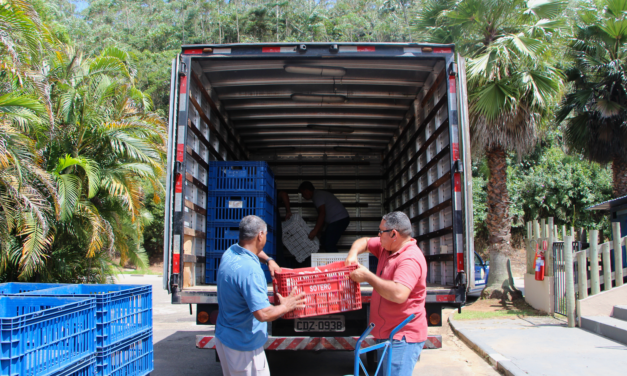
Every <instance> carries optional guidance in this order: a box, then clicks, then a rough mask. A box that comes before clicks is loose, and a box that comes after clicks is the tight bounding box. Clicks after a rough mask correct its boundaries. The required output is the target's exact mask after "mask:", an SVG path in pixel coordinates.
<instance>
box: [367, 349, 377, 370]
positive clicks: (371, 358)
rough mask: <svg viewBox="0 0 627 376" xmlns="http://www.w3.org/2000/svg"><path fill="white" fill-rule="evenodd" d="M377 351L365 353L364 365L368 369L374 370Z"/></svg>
mask: <svg viewBox="0 0 627 376" xmlns="http://www.w3.org/2000/svg"><path fill="white" fill-rule="evenodd" d="M377 363H378V359H377V351H376V350H375V351H370V352H367V353H366V366H367V367H368V370H369V371H375V370H376V369H377Z"/></svg>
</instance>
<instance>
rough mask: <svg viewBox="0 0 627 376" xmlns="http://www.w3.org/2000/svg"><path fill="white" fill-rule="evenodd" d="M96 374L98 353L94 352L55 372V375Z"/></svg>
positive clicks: (78, 375) (88, 375) (76, 375)
mask: <svg viewBox="0 0 627 376" xmlns="http://www.w3.org/2000/svg"><path fill="white" fill-rule="evenodd" d="M95 374H96V355H95V354H94V355H91V356H89V357H87V358H85V359H82V360H80V361H78V362H76V363H74V364H72V365H71V366H69V367H67V368H65V369H63V370H62V371H59V372H57V373H55V376H94V375H95Z"/></svg>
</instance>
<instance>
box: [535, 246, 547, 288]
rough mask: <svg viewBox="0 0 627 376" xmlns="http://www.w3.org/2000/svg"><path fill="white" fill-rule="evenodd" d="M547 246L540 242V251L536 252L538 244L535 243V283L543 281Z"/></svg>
mask: <svg viewBox="0 0 627 376" xmlns="http://www.w3.org/2000/svg"><path fill="white" fill-rule="evenodd" d="M547 247H548V244H547V242H546V240H544V241H542V251H538V244H537V243H536V281H544V253H545V252H546V249H547Z"/></svg>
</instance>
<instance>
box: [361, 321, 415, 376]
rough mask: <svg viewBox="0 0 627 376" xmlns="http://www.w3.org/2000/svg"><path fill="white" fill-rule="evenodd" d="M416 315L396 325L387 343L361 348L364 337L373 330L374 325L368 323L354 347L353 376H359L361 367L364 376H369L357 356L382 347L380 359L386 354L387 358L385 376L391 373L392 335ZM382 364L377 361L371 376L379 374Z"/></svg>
mask: <svg viewBox="0 0 627 376" xmlns="http://www.w3.org/2000/svg"><path fill="white" fill-rule="evenodd" d="M415 318H416V315H415V314H412V315H411V316H409V317H408V318H406V319H405V320H404V321H403V322H402V323H400V324H398V326H397V327H396V328H394V330H392V333H390V338H388V340H387V341H385V342H381V343H377V344H376V345H374V346H370V347H366V348H363V349H362V348H361V343H362V342H363V341H364V340H365V339H366V337H368V335H369V334H370V332H371V331H372V329H374V323H370V325H368V328H367V329H366V331H365V332H364V333H363V334H362V335H361V337H359V340H358V341H357V344H356V345H355V370H354V372H355V373H354V376H359V366H360V365H361V369H363V370H364V373H365V374H366V376H369V374H368V371H366V367H365V366H364V363H363V362H362V361H361V358H360V356H359V355H361V354H365V353H367V352H370V351H375V350H377V349H380V348H382V347H384V348H385V349H384V350H383V354H382V355H381V359H383V358H384V357H385V353H386V352H387V353H388V357H387V362H386V365H385V368H386V369H387V373H386V374H387V375H390V372H391V371H392V340H393V339H394V335H395V334H396V333H398V331H399V330H401V328H403V327H404V326H405V325H407V324H408V323H409V322H410V321H411V320H413V319H415ZM381 365H382V362H381V360H379V364H378V365H377V370H376V371H375V372H374V375H373V376H376V375H378V374H379V369H380V368H381Z"/></svg>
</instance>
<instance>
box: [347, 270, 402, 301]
mask: <svg viewBox="0 0 627 376" xmlns="http://www.w3.org/2000/svg"><path fill="white" fill-rule="evenodd" d="M350 277H351V279H352V280H353V281H355V282H359V283H361V282H368V283H369V284H370V286H372V288H373V289H374V290H375V291H376V292H378V293H379V295H381V297H383V299H386V300H389V301H391V302H393V303H397V304H401V303H405V302H406V301H407V298H409V294H410V293H411V290H410V289H409V287H407V286H405V285H403V284H400V283H398V282H394V281H389V280H387V279H383V278H380V277H377V275H376V274H374V273H372V272H371V271H370V270H368V269H366V267H365V266H363V265H360V266H359V268H358V269H356V270H354V271H353V272H352V273H351V274H350Z"/></svg>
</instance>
